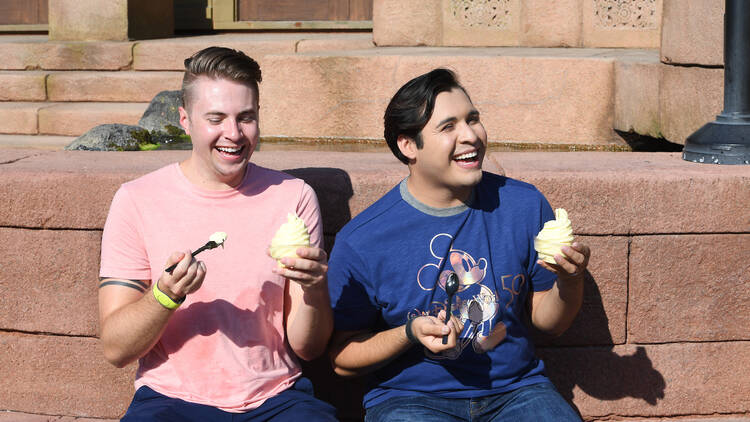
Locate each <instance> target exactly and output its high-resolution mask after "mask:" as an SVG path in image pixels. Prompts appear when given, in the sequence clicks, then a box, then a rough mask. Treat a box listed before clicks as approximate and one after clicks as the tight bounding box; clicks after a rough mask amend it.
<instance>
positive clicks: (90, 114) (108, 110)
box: [38, 102, 148, 136]
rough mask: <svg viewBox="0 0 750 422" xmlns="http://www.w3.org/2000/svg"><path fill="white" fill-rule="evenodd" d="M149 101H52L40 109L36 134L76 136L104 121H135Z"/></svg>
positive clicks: (136, 121)
mask: <svg viewBox="0 0 750 422" xmlns="http://www.w3.org/2000/svg"><path fill="white" fill-rule="evenodd" d="M147 107H148V103H102V102H86V103H55V104H54V105H50V106H48V107H43V108H40V109H39V113H38V116H39V117H38V118H39V130H38V133H39V134H43V135H64V136H79V135H81V134H83V133H85V132H87V131H88V130H90V129H91V128H93V127H94V126H98V125H101V124H105V123H122V124H127V125H137V124H138V120H140V118H141V116H142V115H143V112H144V111H146V108H147Z"/></svg>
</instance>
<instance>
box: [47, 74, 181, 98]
mask: <svg viewBox="0 0 750 422" xmlns="http://www.w3.org/2000/svg"><path fill="white" fill-rule="evenodd" d="M181 83H182V73H181V72H130V71H120V72H61V73H52V74H50V76H49V78H48V79H47V93H48V95H49V99H50V101H120V102H147V101H151V99H152V98H154V96H155V95H156V94H158V93H159V92H160V91H163V90H165V89H180V85H181Z"/></svg>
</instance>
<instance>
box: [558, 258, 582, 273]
mask: <svg viewBox="0 0 750 422" xmlns="http://www.w3.org/2000/svg"><path fill="white" fill-rule="evenodd" d="M554 258H555V262H557V265H558V266H560V268H562V271H563V272H566V273H568V274H575V273H576V271H577V270H578V266H577V265H575V264H574V263H572V262H570V261H569V260H567V259H565V258H564V257H563V256H562V255H555V256H554ZM558 274H559V272H558Z"/></svg>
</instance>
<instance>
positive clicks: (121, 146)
mask: <svg viewBox="0 0 750 422" xmlns="http://www.w3.org/2000/svg"><path fill="white" fill-rule="evenodd" d="M155 148H156V145H154V144H153V143H152V138H151V134H150V133H149V132H148V130H146V129H144V128H142V127H139V126H132V125H123V124H119V123H112V124H105V125H99V126H96V127H94V128H93V129H91V130H89V131H88V132H86V133H84V134H83V135H81V136H79V137H78V138H76V139H75V140H74V141H73V142H71V143H70V144H69V145H68V146H66V147H65V149H67V150H87V151H141V150H144V149H155Z"/></svg>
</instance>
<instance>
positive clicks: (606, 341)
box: [533, 272, 666, 414]
mask: <svg viewBox="0 0 750 422" xmlns="http://www.w3.org/2000/svg"><path fill="white" fill-rule="evenodd" d="M533 337H534V338H535V341H536V343H537V344H540V345H541V347H539V348H538V350H537V351H538V353H539V356H540V357H541V358H542V359H543V360H544V363H545V366H546V368H547V373H548V375H549V377H550V379H551V380H552V382H553V383H554V384H555V386H557V389H558V391H559V392H560V394H562V396H563V397H564V398H565V399H566V400H567V401H568V402H569V403H571V405H572V406H573V408H574V409H575V410H576V411H578V409H577V408H576V406H575V405H574V404H573V389H574V388H575V387H576V386H578V387H579V388H580V389H581V390H583V391H584V392H585V393H586V394H588V395H589V396H591V397H593V398H595V399H599V400H605V401H610V400H618V399H622V398H625V397H632V398H636V399H642V400H644V401H645V402H647V403H648V404H650V405H652V406H654V405H656V402H657V401H658V400H659V399H662V398H664V390H665V388H666V381H665V380H664V377H663V376H662V375H661V373H659V371H657V370H656V369H655V368H654V366H653V363H652V362H651V359H649V357H648V354H647V353H646V349H645V348H644V347H642V346H638V347H636V348H635V350H634V351H633V353H632V354H630V355H622V356H621V355H619V354H617V353H616V352H615V350H614V344H613V340H612V334H611V333H610V331H609V324H608V318H607V315H606V313H605V311H604V305H603V304H602V300H601V293H600V291H599V287H598V286H597V284H596V280H595V279H594V278H593V277H592V275H591V274H590V273H589V272H587V273H586V279H585V284H584V303H583V306H582V309H581V312H580V313H579V314H578V316H577V317H576V320H575V321H574V322H573V325H572V326H571V328H570V329H569V330H568V331H567V332H566V333H565V334H564V335H563V336H561V337H559V338H556V339H550V338H549V337H548V336H547V337H545V336H544V335H543V334H540V333H539V332H534V334H533ZM583 343H585V344H583ZM555 346H566V347H555ZM568 346H574V347H568ZM579 414H580V411H579Z"/></svg>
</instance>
